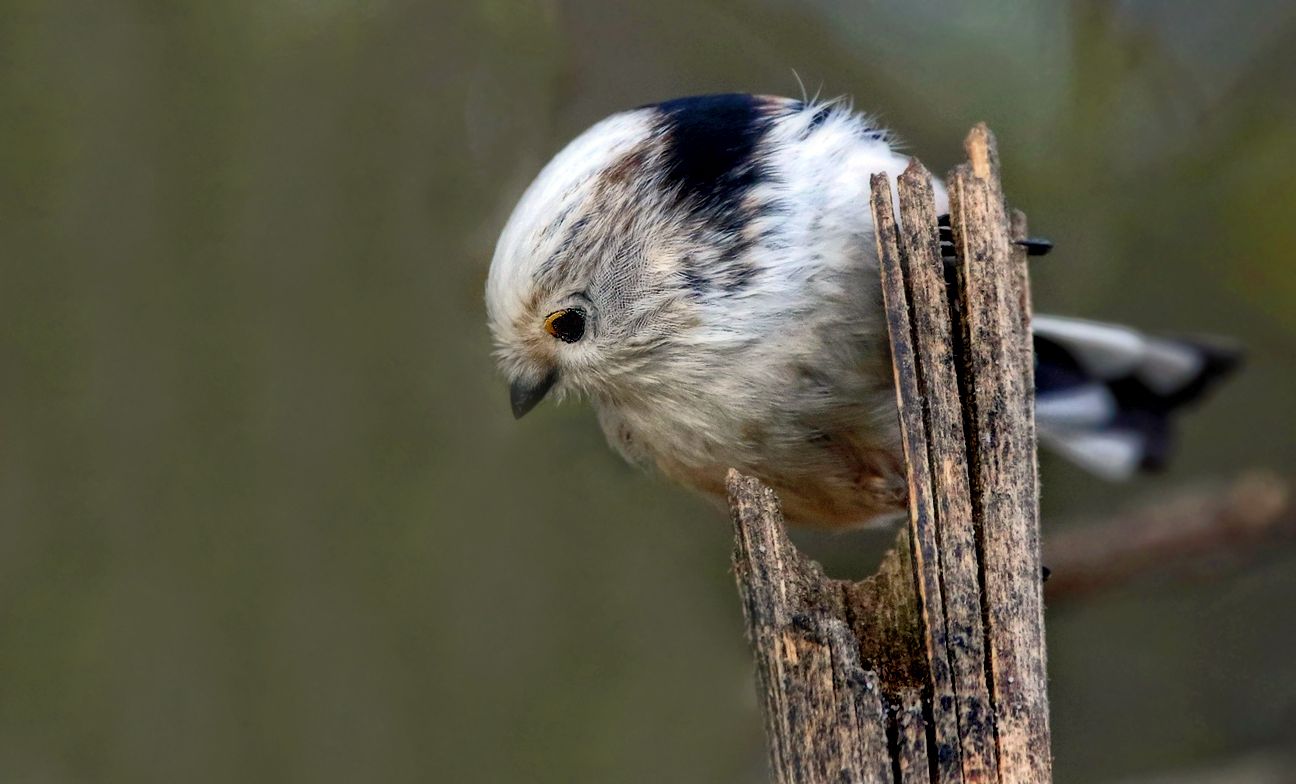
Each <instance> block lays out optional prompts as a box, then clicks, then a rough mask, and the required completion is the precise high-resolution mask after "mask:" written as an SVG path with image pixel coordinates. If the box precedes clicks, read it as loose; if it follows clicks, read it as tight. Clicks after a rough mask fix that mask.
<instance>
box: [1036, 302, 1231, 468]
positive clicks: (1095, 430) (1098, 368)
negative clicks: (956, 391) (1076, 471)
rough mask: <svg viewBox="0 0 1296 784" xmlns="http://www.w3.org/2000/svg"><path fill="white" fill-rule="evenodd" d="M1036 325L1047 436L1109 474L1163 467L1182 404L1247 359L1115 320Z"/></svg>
mask: <svg viewBox="0 0 1296 784" xmlns="http://www.w3.org/2000/svg"><path fill="white" fill-rule="evenodd" d="M1033 326H1034V336H1035V364H1036V367H1035V392H1036V397H1035V417H1036V423H1037V427H1038V430H1039V437H1040V440H1041V441H1042V442H1044V443H1046V444H1048V445H1049V446H1050V447H1052V448H1053V449H1054V450H1056V451H1058V452H1060V453H1061V454H1062V455H1063V456H1065V457H1067V458H1068V459H1070V460H1072V461H1074V462H1076V463H1077V464H1079V465H1080V466H1082V467H1084V468H1085V469H1088V470H1089V471H1092V472H1093V473H1095V474H1098V475H1099V476H1102V477H1105V478H1108V479H1122V478H1125V477H1128V476H1129V475H1131V474H1133V473H1134V472H1135V471H1138V470H1140V469H1143V470H1149V469H1155V468H1158V467H1160V466H1161V465H1162V464H1163V463H1164V462H1165V460H1166V458H1167V457H1168V456H1169V452H1170V448H1171V444H1172V440H1173V438H1172V436H1173V432H1172V421H1171V420H1172V417H1173V415H1174V414H1175V412H1176V411H1177V409H1179V408H1180V407H1181V406H1184V405H1186V404H1189V403H1191V402H1192V401H1194V400H1196V399H1198V398H1199V397H1201V396H1202V395H1203V394H1204V393H1205V392H1206V391H1207V390H1208V389H1209V388H1210V387H1211V386H1213V385H1214V383H1215V382H1216V381H1218V380H1219V379H1220V378H1222V377H1223V376H1225V375H1227V374H1228V373H1229V371H1231V370H1232V369H1233V368H1235V367H1236V366H1237V364H1238V362H1239V360H1240V353H1239V352H1238V350H1237V349H1236V348H1233V347H1228V346H1225V345H1219V344H1216V343H1213V342H1209V341H1204V340H1194V339H1176V338H1157V337H1151V336H1148V335H1143V334H1141V333H1139V332H1137V331H1135V330H1132V329H1128V328H1126V327H1121V326H1116V325H1111V324H1100V323H1097V322H1092V321H1083V320H1079V319H1069V318H1058V317H1055V316H1036V317H1035V319H1034V322H1033Z"/></svg>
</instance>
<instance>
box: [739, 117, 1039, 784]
mask: <svg viewBox="0 0 1296 784" xmlns="http://www.w3.org/2000/svg"><path fill="white" fill-rule="evenodd" d="M965 146H966V150H967V155H968V163H965V164H963V165H961V166H959V167H957V168H956V169H954V171H952V172H951V173H950V175H949V177H948V183H949V191H950V202H951V205H950V208H951V227H952V231H953V236H954V245H955V250H956V254H957V260H952V259H950V260H947V259H945V258H943V257H942V255H941V251H940V238H939V230H938V227H937V216H936V210H935V206H934V198H933V192H932V184H931V177H930V175H929V174H928V173H927V171H926V170H925V169H923V168H922V166H921V164H919V163H917V162H916V161H915V162H914V163H913V164H911V165H910V167H909V168H908V170H906V171H905V172H904V174H903V175H902V176H901V177H900V178H899V181H898V191H899V192H898V203H899V207H900V210H899V212H900V219H899V221H898V222H897V220H896V216H895V212H894V209H893V203H894V202H893V200H892V193H891V187H890V183H889V181H888V179H887V177H886V176H885V175H882V174H878V175H875V176H874V177H873V180H872V183H871V185H872V192H871V208H872V211H873V219H874V225H875V227H876V240H877V250H878V258H879V261H880V267H881V276H882V291H883V296H884V300H885V306H886V320H887V327H888V334H889V336H890V343H891V354H892V364H893V369H894V372H895V383H896V399H897V402H898V409H899V419H900V428H901V434H902V441H903V447H904V453H905V462H906V467H907V472H908V473H907V480H908V488H909V525H908V526H907V527H906V528H904V529H902V530H901V531H900V534H899V536H898V538H897V544H896V549H895V550H893V551H892V552H891V553H890V554H889V555H888V556H887V558H886V559H885V560H884V562H883V564H882V567H881V568H880V569H879V571H878V573H877V574H876V575H874V576H873V577H871V578H869V579H868V580H864V581H862V582H859V583H849V582H842V581H836V580H829V579H827V578H826V577H825V576H824V575H823V572H822V570H821V569H820V568H819V567H818V565H817V564H815V563H813V562H811V561H809V560H808V559H806V558H805V557H804V556H802V555H801V554H800V553H799V552H797V550H796V549H795V547H794V546H793V545H792V544H791V542H790V541H789V540H788V539H787V536H786V533H785V531H784V528H783V518H782V514H781V512H780V509H779V504H778V499H777V497H776V496H775V494H774V493H773V492H772V491H770V490H769V489H768V488H766V487H765V486H763V485H762V484H761V483H760V482H759V481H757V480H755V479H752V478H749V477H744V476H741V475H739V474H737V473H736V472H731V473H730V476H729V483H728V486H729V498H730V508H731V512H732V517H733V521H734V527H735V532H736V546H735V550H734V568H735V573H736V576H737V579H738V587H739V591H740V593H741V595H742V599H743V610H744V614H745V616H746V619H747V629H748V634H749V637H750V639H751V643H752V648H753V650H754V652H755V657H756V672H757V688H758V690H759V692H760V697H761V700H762V707H763V711H764V716H765V726H766V733H767V735H768V738H769V744H770V764H771V769H772V772H773V775H774V777H775V780H776V781H779V782H786V783H787V784H792V783H793V782H797V783H798V784H800V783H802V782H810V783H817V782H830V781H831V782H845V781H852V782H853V781H858V782H873V781H878V782H883V781H896V782H996V781H997V782H1005V783H1007V782H1048V781H1050V780H1051V758H1050V755H1049V724H1048V696H1047V692H1046V689H1045V686H1046V683H1045V678H1046V675H1045V655H1044V619H1043V600H1042V597H1041V585H1040V557H1039V514H1038V491H1037V478H1036V462H1035V460H1036V458H1035V432H1034V427H1035V425H1034V400H1033V393H1032V391H1033V387H1034V384H1033V378H1032V377H1033V367H1032V351H1031V345H1030V294H1029V288H1028V276H1027V274H1026V270H1025V254H1024V253H1023V252H1021V251H1020V250H1019V249H1018V248H1016V247H1015V246H1014V245H1013V239H1014V238H1017V237H1023V236H1025V231H1026V225H1025V218H1024V216H1021V215H1020V214H1016V215H1012V216H1010V215H1009V213H1008V212H1007V210H1006V208H1005V206H1004V199H1003V193H1002V190H1001V188H1000V185H999V162H998V155H997V152H996V150H995V145H994V139H993V137H992V136H991V134H990V132H989V131H988V130H987V129H986V128H985V126H977V127H976V128H974V129H973V130H972V132H971V133H970V134H969V136H968V139H967V142H966V145H965ZM947 264H953V265H954V268H953V269H952V270H948V271H950V272H953V273H955V274H954V275H953V276H952V277H954V278H956V279H957V285H956V286H954V288H953V290H951V288H950V287H949V286H948V285H947V284H946V280H947V279H948V277H947V275H946V273H947V269H946V265H947ZM951 306H953V307H952V308H951Z"/></svg>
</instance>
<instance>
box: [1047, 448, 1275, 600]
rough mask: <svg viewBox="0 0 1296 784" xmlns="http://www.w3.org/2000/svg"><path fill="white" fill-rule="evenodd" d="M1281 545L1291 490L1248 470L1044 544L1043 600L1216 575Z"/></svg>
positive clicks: (1077, 528)
mask: <svg viewBox="0 0 1296 784" xmlns="http://www.w3.org/2000/svg"><path fill="white" fill-rule="evenodd" d="M1282 540H1296V499H1294V498H1293V492H1292V484H1291V482H1290V481H1287V480H1285V479H1283V478H1280V477H1279V476H1277V475H1275V474H1273V473H1270V472H1265V471H1254V472H1250V473H1246V474H1243V475H1242V476H1241V477H1239V478H1237V479H1235V480H1233V481H1232V482H1231V483H1229V484H1227V485H1223V486H1214V487H1207V488H1202V487H1195V488H1192V489H1186V490H1182V491H1180V492H1178V493H1177V494H1173V495H1171V496H1170V497H1168V498H1165V499H1162V500H1159V501H1156V502H1152V503H1148V504H1146V505H1144V506H1141V507H1139V508H1137V509H1133V510H1129V511H1126V512H1123V513H1120V514H1118V515H1116V516H1115V517H1112V518H1110V519H1108V520H1104V521H1102V522H1099V523H1094V524H1089V525H1077V526H1074V527H1072V528H1068V529H1066V530H1064V531H1061V532H1059V533H1057V534H1056V535H1054V536H1051V537H1048V538H1047V539H1046V540H1045V541H1044V564H1045V565H1046V566H1047V567H1048V568H1049V570H1050V571H1051V575H1050V577H1049V581H1048V583H1047V584H1046V585H1045V594H1046V596H1047V597H1048V599H1049V600H1051V601H1067V600H1074V599H1079V598H1085V597H1088V596H1091V595H1093V594H1095V593H1098V592H1101V591H1104V590H1108V589H1112V588H1116V587H1119V586H1122V585H1124V584H1126V583H1129V582H1131V581H1134V580H1137V579H1140V578H1143V577H1152V576H1156V577H1162V576H1200V575H1202V574H1208V573H1209V574H1218V573H1219V572H1220V571H1222V570H1224V569H1226V568H1229V567H1236V566H1237V565H1240V564H1241V563H1243V562H1245V561H1246V560H1248V559H1250V558H1255V557H1259V556H1261V555H1262V554H1264V553H1265V552H1268V551H1269V547H1268V545H1272V544H1273V543H1275V542H1278V541H1282Z"/></svg>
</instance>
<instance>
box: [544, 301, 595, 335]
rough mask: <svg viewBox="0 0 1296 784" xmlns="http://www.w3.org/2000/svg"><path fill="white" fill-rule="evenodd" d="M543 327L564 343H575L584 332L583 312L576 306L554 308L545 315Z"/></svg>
mask: <svg viewBox="0 0 1296 784" xmlns="http://www.w3.org/2000/svg"><path fill="white" fill-rule="evenodd" d="M544 329H545V332H548V333H549V334H550V335H553V336H554V337H556V338H558V339H559V340H561V341H562V342H564V343H575V342H576V341H578V340H580V339H581V337H582V336H583V335H584V334H585V314H584V313H582V312H580V311H579V310H577V309H576V308H566V309H564V310H555V311H554V312H553V313H550V314H549V315H548V316H546V317H545V321H544Z"/></svg>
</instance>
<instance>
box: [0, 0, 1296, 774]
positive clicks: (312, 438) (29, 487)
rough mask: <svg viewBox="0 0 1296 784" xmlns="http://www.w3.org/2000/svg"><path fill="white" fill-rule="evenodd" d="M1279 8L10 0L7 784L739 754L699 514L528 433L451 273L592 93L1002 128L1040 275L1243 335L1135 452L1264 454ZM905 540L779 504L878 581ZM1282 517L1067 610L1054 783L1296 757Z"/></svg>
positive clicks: (1054, 495)
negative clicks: (1171, 446)
mask: <svg viewBox="0 0 1296 784" xmlns="http://www.w3.org/2000/svg"><path fill="white" fill-rule="evenodd" d="M1293 35H1296V8H1294V7H1293V4H1292V3H1290V2H1246V3H1239V4H1226V3H1219V2H1206V1H1205V0H1196V1H1194V2H1170V1H1169V0H1166V1H1163V2H1139V3H1119V2H1089V1H1086V2H1081V1H1077V2H1073V3H1060V2H1038V3H1032V2H991V3H979V4H975V6H971V5H969V6H968V7H964V6H962V5H959V4H955V3H933V2H910V3H905V4H898V3H897V4H890V3H887V4H884V3H880V2H855V1H852V0H818V1H817V2H793V0H786V1H782V0H712V1H710V2H696V1H693V0H689V1H686V0H661V1H660V2H648V3H642V2H628V1H620V0H619V1H618V2H607V1H606V0H571V1H570V2H568V1H566V0H529V1H528V0H478V1H476V2H461V3H446V2H438V0H425V1H424V2H414V1H413V0H368V1H367V2H354V1H351V2H348V1H346V0H256V1H255V2H254V1H253V0H226V1H225V2H209V3H198V2H190V3H177V2H159V1H158V0H138V1H137V2H125V1H124V0H123V1H121V2H114V1H113V0H81V2H59V1H58V0H44V1H41V0H30V1H27V2H24V1H23V0H3V2H0V258H3V263H4V265H3V276H2V278H0V780H3V781H5V782H82V781H84V782H99V781H105V782H175V781H184V782H231V781H246V782H254V781H264V782H295V781H300V782H356V781H374V782H404V781H410V782H413V781H420V782H424V781H446V782H511V781H518V782H755V781H760V780H761V778H762V776H763V771H764V740H763V737H762V733H761V727H760V722H759V716H758V714H757V709H756V700H755V696H754V692H753V686H752V682H751V664H750V658H749V654H748V651H747V648H746V643H745V641H744V639H743V634H742V623H741V616H740V609H739V605H738V601H737V598H736V595H735V592H734V589H733V585H732V580H731V576H730V574H729V567H728V557H729V548H730V543H729V528H728V524H727V522H726V520H725V518H724V516H723V514H721V513H720V512H718V511H717V510H715V509H713V508H712V507H710V506H709V505H707V504H706V503H704V502H703V501H700V500H698V499H696V498H693V497H692V496H689V495H687V494H685V493H684V492H682V491H679V490H677V489H675V488H673V487H671V486H669V485H667V484H665V483H664V482H662V481H660V480H657V479H653V478H651V477H646V476H643V475H641V474H639V473H637V472H635V471H633V470H631V469H629V468H627V467H625V466H623V465H622V464H621V463H620V462H619V459H618V458H617V457H615V456H614V455H613V454H612V453H611V452H610V451H609V450H608V449H607V448H606V447H605V446H604V444H603V441H602V437H601V435H600V434H599V432H598V429H597V426H596V424H595V423H594V419H593V417H592V415H591V414H590V413H589V412H588V411H587V410H585V409H583V408H582V407H580V406H579V405H568V406H563V407H557V408H556V407H553V406H547V407H544V408H542V409H541V410H539V411H538V412H537V413H535V414H533V415H532V416H530V417H528V418H527V419H526V420H524V421H522V422H521V423H515V422H514V421H513V420H512V418H511V417H510V415H509V412H508V405H507V403H506V395H505V393H504V389H503V384H502V383H501V381H500V379H499V378H497V377H496V376H495V374H494V371H493V368H492V365H491V360H490V357H489V351H490V343H489V337H488V335H487V332H486V328H485V325H484V312H483V305H482V288H483V283H484V280H485V275H486V270H487V265H488V263H489V259H490V255H491V251H492V246H493V243H494V239H495V235H496V233H497V232H498V230H499V229H500V227H501V226H502V223H503V221H504V219H505V218H506V216H507V214H508V211H509V210H510V208H511V207H512V203H513V200H514V199H515V198H516V197H517V195H518V194H519V193H520V191H521V189H522V188H523V187H524V186H525V184H526V183H527V182H528V181H529V179H530V178H531V177H532V176H533V175H534V174H535V173H536V171H537V170H538V168H539V167H540V166H541V165H542V163H543V162H544V161H545V160H546V159H547V157H548V156H550V155H551V154H553V153H554V152H555V151H556V150H557V149H558V148H559V147H560V146H561V145H562V144H563V143H564V142H565V141H567V140H568V139H570V138H571V137H572V136H574V135H575V134H577V133H578V132H579V131H581V130H582V129H583V128H585V127H586V126H588V125H589V124H591V123H592V122H594V121H595V120H597V119H598V118H600V117H602V116H603V115H605V114H608V113H610V112H612V111H615V110H618V109H622V108H626V107H629V106H634V105H637V104H641V103H644V102H648V101H652V100H659V99H664V98H668V97H673V96H677V95H682V94H690V93H699V92H715V91H722V90H733V89H741V90H751V91H759V92H767V93H784V94H794V95H795V94H798V93H799V92H800V88H799V87H798V84H797V78H796V77H794V75H793V70H794V69H795V71H796V73H797V74H799V77H800V79H801V80H802V81H804V82H805V84H806V85H807V87H808V88H809V90H810V91H811V92H815V91H818V90H820V88H821V87H822V92H823V94H824V95H836V94H843V93H845V94H849V95H852V96H854V98H855V100H856V104H857V106H859V107H860V108H863V109H867V110H868V111H870V112H874V113H876V114H878V115H879V116H880V117H881V118H882V121H883V122H884V123H886V124H888V125H889V126H891V127H893V128H895V129H896V130H897V131H898V132H899V134H900V135H901V136H902V137H903V138H904V139H905V140H906V141H907V143H908V148H909V149H910V150H911V151H912V152H913V153H915V154H917V155H919V156H920V157H922V158H923V159H924V160H925V161H926V162H927V163H928V165H929V166H930V167H932V168H933V169H934V170H938V171H940V170H944V169H945V168H946V167H948V166H949V165H951V164H953V163H954V162H956V161H957V160H958V159H959V157H960V155H961V152H960V143H961V140H962V137H963V135H964V133H965V132H966V130H967V128H968V127H969V126H970V125H971V124H972V123H974V122H976V121H978V120H986V121H988V122H989V123H990V124H991V126H992V127H993V128H994V129H995V131H996V132H997V133H998V136H999V139H1000V145H1001V148H1002V151H1003V158H1004V164H1005V173H1006V174H1005V176H1006V187H1007V190H1008V193H1009V194H1010V197H1011V198H1012V200H1013V201H1014V202H1015V203H1016V204H1018V205H1020V206H1022V207H1024V208H1025V209H1026V210H1027V211H1028V212H1029V213H1030V216H1031V220H1032V227H1033V229H1034V230H1035V232H1036V233H1039V234H1043V235H1046V236H1048V237H1050V238H1052V239H1053V240H1054V241H1055V242H1056V243H1057V246H1058V249H1057V250H1056V251H1055V252H1054V254H1053V255H1052V256H1050V257H1049V258H1047V259H1044V260H1041V261H1039V262H1037V263H1036V264H1037V266H1036V268H1035V269H1036V272H1035V285H1036V302H1037V305H1038V307H1039V308H1040V309H1041V310H1047V311H1054V312H1060V313H1069V314H1084V315H1089V316H1094V317H1100V318H1107V319H1113V320H1120V321H1126V322H1130V323H1134V324H1137V325H1141V326H1145V327H1150V328H1160V329H1165V330H1171V331H1188V332H1218V333H1223V334H1227V335H1234V336H1237V337H1239V338H1241V339H1243V340H1244V341H1245V342H1246V343H1247V344H1248V346H1249V349H1250V365H1249V367H1248V369H1247V372H1246V373H1245V375H1244V376H1242V377H1240V378H1239V379H1237V380H1236V382H1234V383H1232V384H1231V385H1230V386H1228V387H1227V389H1225V390H1223V391H1222V392H1221V394H1219V395H1218V396H1217V397H1216V398H1215V399H1214V400H1213V401H1212V402H1211V404H1209V405H1207V406H1206V407H1204V408H1203V409H1202V410H1201V411H1200V412H1199V414H1198V415H1197V416H1195V417H1194V418H1193V419H1192V420H1191V421H1189V422H1187V423H1186V426H1185V427H1184V432H1183V440H1182V448H1181V453H1180V459H1179V461H1178V462H1177V463H1176V465H1175V467H1174V468H1173V469H1172V470H1171V471H1170V472H1168V473H1167V474H1165V475H1163V476H1159V477H1156V478H1152V479H1148V480H1145V481H1142V482H1139V483H1135V484H1131V485H1129V486H1117V487H1113V486H1110V485H1106V484H1103V483H1101V482H1098V481H1096V480H1091V479H1088V478H1086V477H1084V476H1081V475H1079V474H1078V473H1077V472H1076V471H1075V470H1073V469H1071V468H1070V467H1068V466H1065V465H1063V464H1061V463H1059V462H1057V461H1054V460H1051V459H1049V458H1046V459H1045V463H1044V469H1043V470H1044V482H1045V486H1044V490H1045V495H1044V507H1045V515H1046V521H1045V527H1046V535H1047V530H1048V529H1049V528H1050V527H1052V528H1059V527H1062V526H1065V525H1066V524H1067V521H1068V520H1073V519H1076V518H1079V517H1088V516H1094V515H1100V514H1101V513H1103V512H1104V511H1105V510H1110V509H1113V508H1116V507H1118V506H1120V505H1122V504H1124V503H1127V502H1129V501H1130V500H1131V499H1136V498H1144V497H1155V496H1156V495H1157V494H1158V493H1159V492H1163V491H1166V490H1167V489H1170V488H1174V487H1179V486H1181V485H1184V484H1188V483H1192V482H1193V481H1195V480H1198V479H1201V478H1208V477H1210V478H1213V477H1220V476H1229V475H1231V474H1232V473H1233V472H1235V471H1236V470H1238V469H1239V468H1241V467H1245V466H1270V467H1274V468H1276V469H1278V470H1280V471H1290V470H1291V469H1292V467H1293V466H1296V439H1293V437H1292V436H1293V429H1294V428H1293V425H1292V416H1291V405H1292V402H1291V398H1292V393H1293V390H1294V388H1296V361H1293V359H1292V357H1293V353H1294V352H1296V307H1294V306H1296V265H1294V264H1293V253H1294V251H1293V249H1294V248H1296V218H1293V211H1294V210H1296V101H1293V99H1292V96H1293V95H1296V48H1294V47H1292V46H1291V44H1290V41H1291V39H1292V37H1293ZM888 538H889V535H880V534H877V533H871V534H870V533H864V534H857V535H851V536H843V537H801V541H802V542H803V544H804V546H805V547H806V548H807V549H808V550H810V551H811V552H812V553H814V554H815V555H816V556H817V557H820V558H822V559H824V560H825V561H826V562H827V563H828V565H829V567H830V569H831V570H832V571H833V572H834V573H836V574H840V575H854V576H861V575H863V574H866V573H868V572H869V571H870V569H871V567H872V565H873V559H875V558H876V555H877V552H878V551H879V549H880V547H881V546H882V544H883V543H885V541H886V540H887V539H888ZM1294 603H1296V552H1292V551H1283V550H1275V551H1274V552H1273V553H1271V554H1269V555H1268V556H1267V557H1266V558H1264V559H1262V560H1261V561H1260V562H1258V563H1255V564H1253V565H1252V566H1251V567H1250V568H1249V569H1247V570H1246V571H1245V572H1243V573H1241V574H1234V575H1231V576H1230V578H1229V579H1227V580H1216V581H1210V582H1193V583H1188V584H1180V583H1175V584H1172V585H1160V584H1152V585H1136V586H1131V587H1130V588H1129V589H1127V590H1125V591H1123V592H1120V593H1116V594H1109V595H1106V596H1103V597H1100V598H1098V599H1094V600H1091V601H1089V602H1086V603H1084V604H1081V605H1064V606H1060V607H1057V608H1054V609H1053V610H1052V611H1050V613H1049V617H1048V624H1049V627H1048V628H1049V635H1050V650H1049V653H1050V670H1051V677H1052V683H1051V690H1052V699H1053V727H1054V739H1055V744H1054V745H1055V751H1056V756H1057V780H1058V781H1059V782H1103V781H1117V780H1127V779H1136V778H1139V777H1141V776H1144V775H1149V774H1152V773H1154V772H1166V771H1174V770H1178V769H1187V768H1192V767H1196V766H1200V765H1213V764H1217V763H1221V764H1222V763H1226V762H1228V761H1229V760H1232V759H1235V758H1239V757H1243V758H1245V757H1248V755H1255V754H1266V753H1268V752H1270V751H1272V750H1275V749H1277V750H1281V749H1284V748H1286V747H1289V746H1290V745H1292V744H1293V743H1296V729H1294V728H1296V656H1293V655H1292V653H1291V651H1292V645H1293V643H1296V613H1293V612H1292V609H1291V608H1292V607H1293V605H1294Z"/></svg>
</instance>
